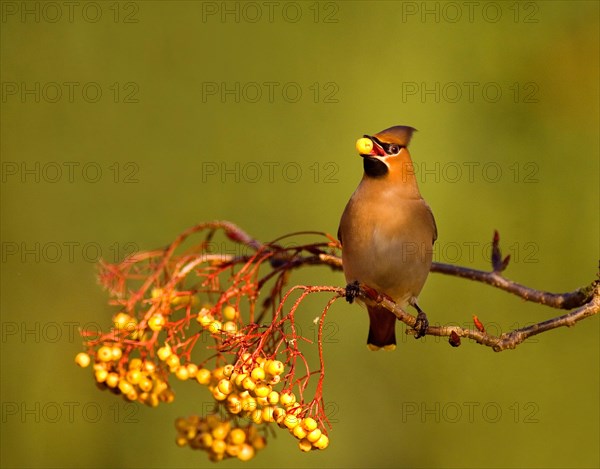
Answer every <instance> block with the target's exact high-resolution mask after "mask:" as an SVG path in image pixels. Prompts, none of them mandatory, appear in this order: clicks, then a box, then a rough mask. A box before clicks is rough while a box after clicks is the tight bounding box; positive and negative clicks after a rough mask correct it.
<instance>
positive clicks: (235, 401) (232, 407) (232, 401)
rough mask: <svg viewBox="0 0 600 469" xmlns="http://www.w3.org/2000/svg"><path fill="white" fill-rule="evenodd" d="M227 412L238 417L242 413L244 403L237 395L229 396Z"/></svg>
mask: <svg viewBox="0 0 600 469" xmlns="http://www.w3.org/2000/svg"><path fill="white" fill-rule="evenodd" d="M227 410H228V411H229V413H230V414H234V415H237V414H239V413H240V412H241V411H242V401H241V399H240V397H239V396H238V395H237V394H230V395H229V396H227Z"/></svg>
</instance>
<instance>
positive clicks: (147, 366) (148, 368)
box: [142, 361, 156, 373]
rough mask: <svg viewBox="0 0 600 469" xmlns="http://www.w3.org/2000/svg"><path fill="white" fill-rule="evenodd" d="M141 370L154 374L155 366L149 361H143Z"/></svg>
mask: <svg viewBox="0 0 600 469" xmlns="http://www.w3.org/2000/svg"><path fill="white" fill-rule="evenodd" d="M142 368H144V371H146V372H147V373H154V372H155V371H156V365H155V364H154V362H151V361H145V362H144V363H143V364H142Z"/></svg>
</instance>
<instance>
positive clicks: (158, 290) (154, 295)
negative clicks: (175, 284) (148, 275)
mask: <svg viewBox="0 0 600 469" xmlns="http://www.w3.org/2000/svg"><path fill="white" fill-rule="evenodd" d="M162 294H163V289H162V288H158V287H155V288H153V289H152V291H151V292H150V296H151V297H152V298H158V297H159V296H161V295H162Z"/></svg>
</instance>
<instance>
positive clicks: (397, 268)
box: [340, 193, 434, 302]
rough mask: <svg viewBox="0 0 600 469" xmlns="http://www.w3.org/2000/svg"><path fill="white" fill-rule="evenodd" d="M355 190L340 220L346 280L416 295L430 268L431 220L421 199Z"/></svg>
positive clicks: (404, 297) (399, 297)
mask: <svg viewBox="0 0 600 469" xmlns="http://www.w3.org/2000/svg"><path fill="white" fill-rule="evenodd" d="M378 195H379V197H378V198H377V200H374V199H373V198H370V197H368V196H365V195H364V194H356V193H355V194H354V196H353V197H352V199H351V200H350V202H349V203H348V205H347V207H346V210H345V211H344V214H343V215H342V221H341V224H340V233H341V236H342V245H343V250H342V259H343V265H344V274H345V276H346V280H347V281H348V282H353V281H355V280H358V281H359V282H362V283H365V284H367V285H369V286H371V287H373V288H375V289H377V290H378V291H380V292H382V293H386V294H387V295H389V296H391V297H392V298H394V299H395V300H396V301H401V302H405V301H409V299H410V298H411V297H416V296H418V294H419V292H420V291H421V289H422V287H423V284H424V283H425V280H426V278H427V274H428V273H429V269H430V267H431V259H432V248H433V246H432V245H433V237H434V234H433V230H434V228H433V225H432V220H433V219H432V217H431V214H430V212H429V208H428V207H427V205H426V204H425V202H424V201H423V199H420V198H419V199H405V198H400V197H389V196H388V197H386V194H384V193H380V194H378Z"/></svg>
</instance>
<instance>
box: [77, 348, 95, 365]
mask: <svg viewBox="0 0 600 469" xmlns="http://www.w3.org/2000/svg"><path fill="white" fill-rule="evenodd" d="M91 361H92V360H91V358H90V356H89V355H88V354H87V353H84V352H79V353H78V354H77V355H76V356H75V363H77V364H78V365H79V366H80V367H81V368H85V367H87V366H89V364H90V362H91Z"/></svg>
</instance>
